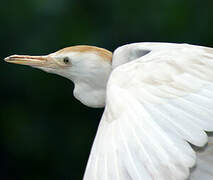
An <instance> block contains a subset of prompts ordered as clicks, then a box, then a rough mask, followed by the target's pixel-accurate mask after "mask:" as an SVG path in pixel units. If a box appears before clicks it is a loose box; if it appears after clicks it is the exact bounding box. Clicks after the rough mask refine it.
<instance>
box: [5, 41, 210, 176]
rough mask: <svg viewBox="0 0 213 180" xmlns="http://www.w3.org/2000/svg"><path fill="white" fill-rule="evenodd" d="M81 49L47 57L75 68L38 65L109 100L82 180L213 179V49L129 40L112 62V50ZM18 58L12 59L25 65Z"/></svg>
mask: <svg viewBox="0 0 213 180" xmlns="http://www.w3.org/2000/svg"><path fill="white" fill-rule="evenodd" d="M84 48H85V47H84ZM87 48H88V47H87ZM77 49H78V48H77ZM77 49H76V48H75V49H72V48H71V49H70V50H66V52H65V51H64V50H63V51H59V52H56V53H53V54H50V55H48V56H47V57H48V58H50V59H55V61H56V60H58V59H60V58H62V57H65V56H68V57H70V59H71V63H72V66H71V65H70V66H66V67H65V68H64V67H63V68H62V65H60V68H56V66H55V65H54V68H52V69H51V68H50V67H49V66H48V68H46V67H44V66H43V65H42V66H41V65H40V66H38V62H37V63H36V67H38V68H42V69H43V70H45V71H48V72H53V73H57V74H59V75H62V76H65V77H67V78H69V79H71V80H72V81H73V82H74V83H75V90H74V92H75V93H74V95H75V97H76V98H78V99H79V100H80V101H81V102H82V103H84V104H86V105H88V106H92V107H100V106H103V104H104V103H105V104H106V105H105V110H104V114H103V116H102V118H101V122H100V125H99V128H98V132H97V135H96V138H95V141H94V144H93V147H92V150H91V153H90V157H89V160H88V164H87V168H86V172H85V175H84V180H186V179H187V180H212V179H213V144H212V143H213V137H210V138H209V142H210V143H209V144H207V143H208V136H207V134H206V132H210V131H213V49H212V48H207V47H201V46H194V45H188V44H172V43H134V44H128V45H125V46H121V47H119V48H118V49H116V50H115V52H114V53H113V56H112V65H111V63H110V62H111V61H106V59H107V57H108V58H109V57H110V54H109V53H108V54H107V52H106V51H104V52H103V51H102V50H101V51H102V52H101V51H100V49H97V50H95V48H94V47H93V48H92V50H91V49H90V50H85V49H84V50H82V48H80V49H81V50H77ZM100 52H101V53H100ZM45 57H46V56H45ZM82 57H88V59H89V60H87V61H84V60H82ZM21 58H22V60H23V56H22V57H21ZM17 59H19V58H18V56H10V57H9V58H6V60H7V61H9V62H14V63H19V64H27V63H26V62H24V63H23V61H22V62H21V61H19V60H17ZM79 59H81V60H79ZM109 60H110V59H109ZM40 61H41V58H40ZM47 61H49V59H47ZM58 61H59V60H58ZM20 62H21V63H20ZM33 62H35V59H33ZM51 63H52V62H51ZM27 65H31V64H29V62H28V64H27ZM32 66H34V65H32ZM51 66H53V65H52V64H51ZM57 67H58V66H57ZM81 67H83V68H81ZM87 67H90V68H87ZM98 67H101V68H98ZM45 68H46V69H45ZM82 69H83V70H82ZM111 70H112V71H111ZM203 146H205V147H203ZM199 147H203V148H202V150H200V148H199Z"/></svg>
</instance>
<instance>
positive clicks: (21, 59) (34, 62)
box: [4, 55, 51, 67]
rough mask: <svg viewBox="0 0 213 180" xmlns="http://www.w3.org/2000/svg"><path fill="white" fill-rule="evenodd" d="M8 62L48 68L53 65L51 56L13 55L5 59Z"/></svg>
mask: <svg viewBox="0 0 213 180" xmlns="http://www.w3.org/2000/svg"><path fill="white" fill-rule="evenodd" d="M4 60H5V61H6V62H9V63H15V64H22V65H29V66H34V67H47V66H48V65H49V64H50V63H51V58H50V57H49V56H28V55H12V56H9V57H6V58H5V59H4Z"/></svg>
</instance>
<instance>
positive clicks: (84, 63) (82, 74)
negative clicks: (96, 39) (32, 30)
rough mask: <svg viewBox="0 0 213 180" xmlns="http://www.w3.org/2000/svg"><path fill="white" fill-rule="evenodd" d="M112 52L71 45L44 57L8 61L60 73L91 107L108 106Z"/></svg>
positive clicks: (14, 56)
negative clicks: (73, 85) (107, 86)
mask: <svg viewBox="0 0 213 180" xmlns="http://www.w3.org/2000/svg"><path fill="white" fill-rule="evenodd" d="M111 60H112V53H111V52H110V51H108V50H106V49H102V48H98V47H94V46H72V47H68V48H64V49H61V50H59V51H56V52H54V53H51V54H49V55H45V56H29V55H12V56H9V57H7V58H5V61H7V62H10V63H15V64H22V65H28V66H32V67H35V68H39V69H42V70H44V71H46V72H50V73H54V74H58V75H60V76H63V77H65V78H68V79H70V80H72V81H73V82H74V84H75V88H74V96H75V97H76V98H77V99H78V100H80V101H81V102H82V103H83V104H85V105H87V106H90V107H103V106H104V105H105V92H106V84H107V81H108V77H109V75H110V73H111Z"/></svg>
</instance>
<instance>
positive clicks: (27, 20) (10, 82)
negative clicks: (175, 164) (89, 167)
mask: <svg viewBox="0 0 213 180" xmlns="http://www.w3.org/2000/svg"><path fill="white" fill-rule="evenodd" d="M0 40H1V43H0V46H1V48H0V59H1V61H0V83H1V84H0V180H8V179H10V180H48V179H51V180H52V179H58V180H68V179H71V180H81V179H82V177H83V173H84V169H85V166H86V162H87V158H88V155H89V151H90V148H91V145H92V142H93V138H94V136H95V132H96V128H97V126H98V122H99V119H100V117H101V114H102V111H103V109H91V108H87V107H85V106H83V105H82V104H80V103H79V102H78V101H77V100H75V99H74V98H73V96H72V89H73V84H72V83H71V82H70V81H69V80H67V79H64V78H62V77H59V76H57V75H52V74H47V73H45V72H42V71H39V70H37V69H32V68H30V67H25V66H20V65H14V64H7V63H5V62H4V61H3V58H4V57H6V56H8V55H11V54H30V55H44V54H49V53H51V52H54V51H56V50H58V49H60V48H63V47H66V46H71V45H77V44H88V45H96V46H100V47H104V48H107V49H108V50H111V51H113V50H114V49H115V48H116V47H118V46H121V45H123V44H127V43H130V42H139V41H166V42H187V43H191V44H199V45H205V46H213V1H212V0H209V1H207V0H164V1H160V0H158V1H157V0H146V1H145V0H138V1H136V0H128V1H126V0H123V1H117V0H108V1H101V0H95V1H92V0H91V1H83V0H20V1H18V0H16V1H11V0H8V1H6V0H5V1H1V4H0Z"/></svg>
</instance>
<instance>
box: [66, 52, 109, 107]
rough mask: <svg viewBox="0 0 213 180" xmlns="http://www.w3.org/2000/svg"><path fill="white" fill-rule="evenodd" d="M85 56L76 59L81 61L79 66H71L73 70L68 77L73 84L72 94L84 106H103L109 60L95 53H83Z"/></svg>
mask: <svg viewBox="0 0 213 180" xmlns="http://www.w3.org/2000/svg"><path fill="white" fill-rule="evenodd" d="M85 57H86V60H85ZM85 57H82V59H81V60H79V61H78V62H81V63H80V66H79V68H78V67H76V68H74V67H73V69H75V72H73V73H72V77H71V78H70V79H71V80H72V81H73V82H74V84H75V88H74V92H73V94H74V96H75V98H76V99H78V100H79V101H81V102H82V103H83V104H84V105H86V106H89V107H93V108H98V107H104V106H105V98H106V85H107V82H108V78H109V75H110V73H111V62H110V61H106V60H103V59H102V58H101V57H99V56H96V55H95V56H94V55H88V54H85ZM88 58H89V59H88Z"/></svg>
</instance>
